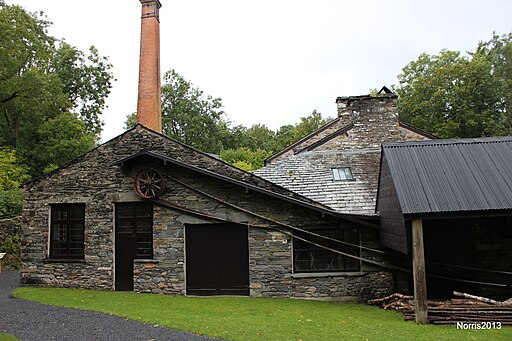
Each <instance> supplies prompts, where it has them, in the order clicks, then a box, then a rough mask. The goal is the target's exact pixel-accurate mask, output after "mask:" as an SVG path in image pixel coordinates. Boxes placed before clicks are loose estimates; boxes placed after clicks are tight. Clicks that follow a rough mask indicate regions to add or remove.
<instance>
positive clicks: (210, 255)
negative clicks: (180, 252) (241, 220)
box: [185, 224, 249, 296]
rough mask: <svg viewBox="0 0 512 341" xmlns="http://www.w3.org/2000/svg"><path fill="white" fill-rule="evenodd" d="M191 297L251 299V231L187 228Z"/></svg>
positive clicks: (210, 226) (230, 227) (221, 227)
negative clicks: (249, 238) (235, 296)
mask: <svg viewBox="0 0 512 341" xmlns="http://www.w3.org/2000/svg"><path fill="white" fill-rule="evenodd" d="M185 231H186V232H185V238H186V272H187V294H188V295H201V296H211V295H249V248H248V236H247V233H248V231H247V227H245V226H240V225H235V224H204V225H187V226H186V230H185Z"/></svg>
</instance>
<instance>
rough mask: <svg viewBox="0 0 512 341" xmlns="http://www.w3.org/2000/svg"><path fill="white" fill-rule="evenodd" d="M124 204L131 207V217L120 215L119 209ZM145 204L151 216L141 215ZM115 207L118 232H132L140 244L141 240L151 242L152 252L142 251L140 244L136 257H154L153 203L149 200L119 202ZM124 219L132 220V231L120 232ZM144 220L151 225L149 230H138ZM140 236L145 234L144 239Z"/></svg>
mask: <svg viewBox="0 0 512 341" xmlns="http://www.w3.org/2000/svg"><path fill="white" fill-rule="evenodd" d="M123 206H124V207H130V208H131V211H132V212H131V213H132V216H131V217H121V216H120V214H119V209H120V208H121V207H123ZM144 206H145V207H149V209H150V212H151V214H150V216H149V217H143V216H141V215H139V213H140V209H139V207H144ZM115 209H116V212H115V217H116V230H117V232H116V233H131V234H133V235H135V236H136V238H137V244H139V242H141V241H142V242H145V243H149V246H150V248H149V250H150V252H141V249H140V248H139V246H137V252H136V259H153V254H154V250H153V204H151V203H149V202H118V203H116V205H115ZM123 220H124V221H125V222H126V221H131V223H132V230H131V231H130V232H120V230H119V228H120V226H121V221H123ZM143 221H145V222H146V223H147V224H148V225H149V226H150V228H149V232H140V231H138V228H139V225H140V224H141V222H143ZM140 236H144V237H145V239H144V240H141V239H139V237H140Z"/></svg>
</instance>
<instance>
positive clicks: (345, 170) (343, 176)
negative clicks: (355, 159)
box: [332, 167, 354, 181]
mask: <svg viewBox="0 0 512 341" xmlns="http://www.w3.org/2000/svg"><path fill="white" fill-rule="evenodd" d="M332 176H333V179H334V181H347V180H354V175H352V170H351V169H350V167H339V168H332Z"/></svg>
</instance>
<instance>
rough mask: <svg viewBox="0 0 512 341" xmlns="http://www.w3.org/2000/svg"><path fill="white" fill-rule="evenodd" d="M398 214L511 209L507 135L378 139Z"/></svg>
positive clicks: (511, 154)
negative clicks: (427, 139) (390, 177)
mask: <svg viewBox="0 0 512 341" xmlns="http://www.w3.org/2000/svg"><path fill="white" fill-rule="evenodd" d="M382 150H383V157H385V158H386V161H387V163H388V165H389V168H390V171H391V174H392V177H393V182H394V185H395V188H396V191H397V194H398V199H399V200H400V205H401V207H402V213H403V214H419V213H439V212H458V211H480V210H504V209H512V136H506V137H492V138H473V139H458V140H431V141H419V142H393V143H384V144H383V145H382Z"/></svg>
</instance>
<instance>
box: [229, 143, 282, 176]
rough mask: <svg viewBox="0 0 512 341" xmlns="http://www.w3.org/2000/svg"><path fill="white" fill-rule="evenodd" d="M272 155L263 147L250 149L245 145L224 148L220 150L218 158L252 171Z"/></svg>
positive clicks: (262, 164) (261, 165)
mask: <svg viewBox="0 0 512 341" xmlns="http://www.w3.org/2000/svg"><path fill="white" fill-rule="evenodd" d="M270 155H272V153H271V152H268V151H265V150H263V149H256V150H251V149H249V148H247V147H240V148H237V149H226V150H223V151H221V152H220V158H221V159H222V160H224V161H226V162H227V163H230V164H232V165H233V166H235V167H238V168H240V169H243V170H245V171H253V170H256V169H258V168H261V167H263V166H264V161H265V159H266V158H268V157H269V156H270Z"/></svg>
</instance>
